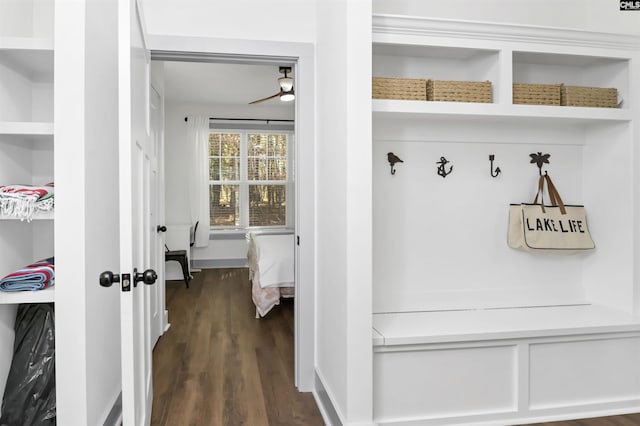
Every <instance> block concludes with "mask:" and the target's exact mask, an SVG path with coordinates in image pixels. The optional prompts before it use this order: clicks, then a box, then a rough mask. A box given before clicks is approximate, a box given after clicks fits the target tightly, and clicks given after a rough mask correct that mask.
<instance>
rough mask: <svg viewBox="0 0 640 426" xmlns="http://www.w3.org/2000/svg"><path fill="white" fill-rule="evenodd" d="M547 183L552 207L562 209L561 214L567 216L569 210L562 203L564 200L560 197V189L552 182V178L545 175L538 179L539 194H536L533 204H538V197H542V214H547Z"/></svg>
mask: <svg viewBox="0 0 640 426" xmlns="http://www.w3.org/2000/svg"><path fill="white" fill-rule="evenodd" d="M545 182H546V183H547V192H548V193H549V200H550V202H551V205H552V206H554V207H560V213H561V214H567V209H566V208H565V207H564V203H563V202H562V198H561V197H560V193H559V192H558V189H557V188H556V186H555V185H554V184H553V182H552V181H551V177H550V176H549V175H548V174H547V172H545V173H544V175H543V176H540V179H538V192H536V197H535V198H534V200H533V204H538V196H540V207H541V208H542V212H543V213H546V211H545V209H544V184H545Z"/></svg>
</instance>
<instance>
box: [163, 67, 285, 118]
mask: <svg viewBox="0 0 640 426" xmlns="http://www.w3.org/2000/svg"><path fill="white" fill-rule="evenodd" d="M282 76H283V74H280V72H279V70H278V66H277V65H248V64H221V63H207V62H174V61H166V62H164V81H165V99H167V100H169V101H173V102H198V103H215V104H225V105H247V104H248V103H249V102H251V101H255V100H257V99H262V98H266V97H268V96H271V95H274V94H276V93H278V91H279V90H280V86H279V85H278V78H279V77H282ZM294 87H295V86H294ZM261 105H265V106H266V105H271V106H274V107H275V106H279V107H282V106H284V105H287V106H288V105H291V108H292V109H293V102H287V103H285V102H281V101H280V100H279V99H278V98H276V99H272V100H269V101H266V102H264V103H262V104H261Z"/></svg>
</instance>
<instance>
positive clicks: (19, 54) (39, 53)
mask: <svg viewBox="0 0 640 426" xmlns="http://www.w3.org/2000/svg"><path fill="white" fill-rule="evenodd" d="M0 52H1V53H2V56H1V57H0V61H2V62H3V63H5V64H10V65H11V67H13V68H16V69H18V70H20V72H21V73H24V74H25V75H26V76H28V77H29V78H30V79H32V80H38V81H53V40H51V39H47V38H30V37H0Z"/></svg>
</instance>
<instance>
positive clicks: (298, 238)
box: [296, 235, 300, 245]
mask: <svg viewBox="0 0 640 426" xmlns="http://www.w3.org/2000/svg"><path fill="white" fill-rule="evenodd" d="M296 244H297V245H300V235H296Z"/></svg>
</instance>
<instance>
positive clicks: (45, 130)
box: [0, 121, 53, 136]
mask: <svg viewBox="0 0 640 426" xmlns="http://www.w3.org/2000/svg"><path fill="white" fill-rule="evenodd" d="M0 135H12V136H53V123H52V122H34V121H0Z"/></svg>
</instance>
